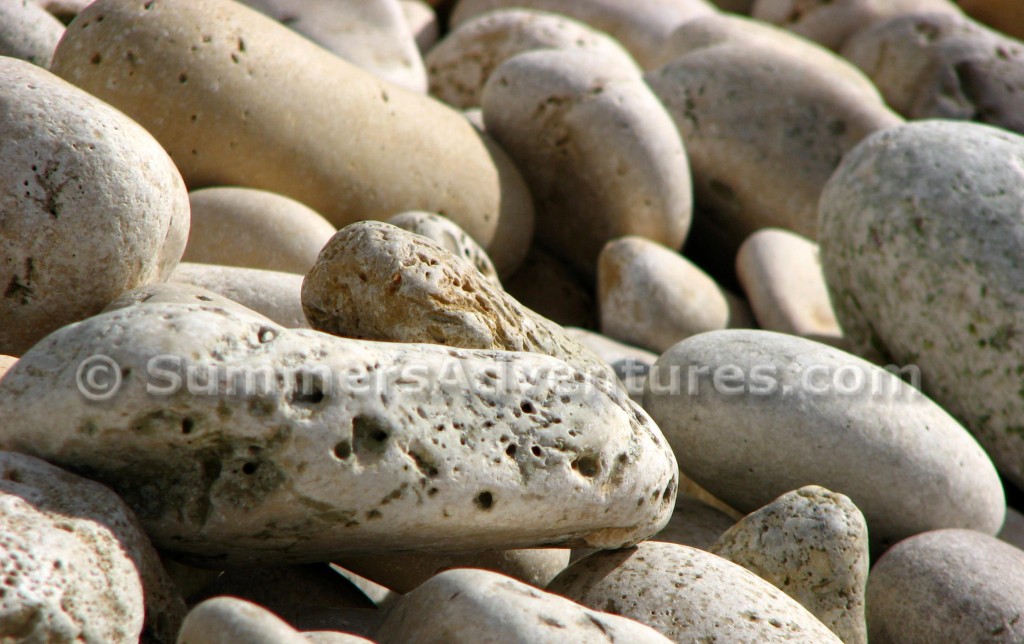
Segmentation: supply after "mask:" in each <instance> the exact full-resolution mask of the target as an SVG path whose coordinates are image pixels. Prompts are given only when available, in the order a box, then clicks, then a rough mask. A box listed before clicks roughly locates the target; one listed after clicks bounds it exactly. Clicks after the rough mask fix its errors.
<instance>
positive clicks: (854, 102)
mask: <svg viewBox="0 0 1024 644" xmlns="http://www.w3.org/2000/svg"><path fill="white" fill-rule="evenodd" d="M750 23H751V21H744V20H743V19H742V18H729V17H726V16H709V17H705V18H700V19H698V20H695V21H693V22H690V23H687V24H686V25H684V26H683V27H681V28H680V29H679V31H678V32H677V33H676V36H677V37H681V38H683V39H686V38H687V37H688V36H689V34H691V33H692V34H695V35H697V36H701V35H702V34H705V33H706V32H709V31H710V32H712V33H715V32H716V31H724V32H726V33H729V32H730V31H737V32H740V33H743V32H747V33H749V34H750V37H749V38H748V39H747V40H744V41H739V42H737V41H735V40H731V39H727V40H725V41H723V42H718V43H716V44H712V45H710V46H707V47H702V48H698V49H695V50H693V51H690V52H689V53H686V54H684V55H682V56H680V57H678V58H676V59H675V60H673V61H672V62H671V63H669V64H668V65H666V66H665V67H663V68H661V69H659V70H657V71H654V72H651V73H649V74H648V75H647V82H648V84H649V85H650V86H651V89H653V90H654V93H655V94H657V95H658V97H659V98H660V99H661V100H662V102H663V103H664V104H665V106H666V107H667V108H668V111H669V113H670V114H671V115H672V118H673V120H674V121H675V123H676V126H677V127H678V128H679V132H680V133H681V134H682V137H683V140H684V141H686V152H687V155H688V157H689V160H690V167H691V169H692V170H693V186H694V196H695V198H696V201H697V203H698V204H700V205H702V208H703V210H704V211H705V212H706V213H707V214H708V215H709V216H713V217H714V218H715V219H717V224H718V225H719V226H720V227H721V228H722V229H723V231H725V233H726V235H727V237H728V238H730V239H732V245H731V246H732V247H731V249H730V250H729V252H728V255H727V256H732V255H733V253H734V252H735V249H737V248H738V247H739V245H740V242H742V240H744V239H746V238H747V237H748V236H749V235H750V234H751V233H753V232H754V231H756V230H758V229H760V228H768V227H777V228H785V229H787V230H791V231H793V232H796V233H799V234H801V235H803V236H805V237H808V238H810V239H816V238H817V204H818V198H819V196H820V194H821V189H822V188H823V187H824V185H825V182H826V181H827V180H828V178H829V177H830V176H831V174H832V171H833V170H834V169H835V168H836V166H837V165H839V161H840V159H842V157H843V155H844V154H845V153H846V152H847V151H848V150H850V149H851V148H853V147H854V146H855V145H856V144H857V143H858V142H859V141H860V140H861V139H863V138H864V137H865V136H867V135H868V134H871V133H872V132H874V131H876V130H880V129H885V128H888V127H892V126H894V125H896V124H898V123H900V122H901V119H900V118H899V117H898V116H897V115H896V114H895V113H893V112H892V111H891V110H889V109H888V108H887V107H886V106H885V104H884V103H883V102H882V100H881V98H880V97H879V96H878V93H877V91H876V90H874V89H872V88H871V86H870V83H869V82H868V81H867V80H866V79H865V78H863V77H862V75H860V74H857V70H856V69H854V68H853V67H852V66H851V65H849V64H848V63H845V62H843V61H842V60H841V59H839V58H837V57H835V56H829V55H828V54H827V52H824V51H822V52H819V55H817V56H812V55H809V52H808V49H809V47H808V46H807V45H806V43H801V44H800V45H793V41H799V39H798V38H796V37H794V36H788V35H785V34H784V32H781V31H779V30H776V31H775V32H768V33H775V36H774V37H769V36H767V35H766V32H765V31H764V30H763V29H762V30H756V29H750ZM755 24H756V23H755ZM855 77H860V78H858V79H857V80H853V78H855Z"/></svg>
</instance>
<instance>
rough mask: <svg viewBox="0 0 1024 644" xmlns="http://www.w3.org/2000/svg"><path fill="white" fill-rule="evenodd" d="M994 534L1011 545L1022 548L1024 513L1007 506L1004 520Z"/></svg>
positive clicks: (1023, 543)
mask: <svg viewBox="0 0 1024 644" xmlns="http://www.w3.org/2000/svg"><path fill="white" fill-rule="evenodd" d="M996 536H997V537H999V538H1000V539H1002V540H1003V541H1005V542H1006V543H1008V544H1010V545H1011V546H1014V547H1016V548H1019V549H1021V550H1024V514H1021V513H1020V512H1019V511H1017V510H1015V509H1014V508H1011V507H1009V506H1007V508H1006V520H1005V521H1004V522H1003V527H1002V529H1001V530H999V534H997V535H996Z"/></svg>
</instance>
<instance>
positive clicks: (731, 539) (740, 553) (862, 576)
mask: <svg viewBox="0 0 1024 644" xmlns="http://www.w3.org/2000/svg"><path fill="white" fill-rule="evenodd" d="M710 550H711V552H713V553H714V554H716V555H718V556H720V557H724V558H726V559H728V560H729V561H731V562H733V563H735V564H739V565H741V566H743V567H744V568H746V569H747V570H749V571H751V572H753V573H754V574H756V575H758V576H759V577H761V578H762V579H764V580H766V581H769V582H771V583H772V584H773V585H774V586H775V587H776V588H779V589H780V590H782V591H783V592H784V593H786V594H787V595H789V596H790V597H792V598H793V599H795V600H797V601H798V602H800V605H801V606H803V607H804V608H806V609H807V610H809V611H810V612H811V614H812V615H814V616H815V617H817V618H818V619H820V620H821V622H822V623H823V624H824V625H825V626H828V627H829V628H830V629H832V632H833V633H835V634H836V636H837V637H839V639H841V640H842V641H843V642H844V643H845V644H866V642H867V625H866V623H865V621H864V593H865V590H866V588H867V582H868V567H869V556H868V526H867V524H866V523H865V521H864V515H863V514H861V512H860V510H859V509H857V506H856V505H854V504H853V502H852V501H850V499H849V498H847V497H846V496H843V495H842V494H836V493H834V492H830V491H828V490H826V489H825V488H823V487H820V486H817V485H809V486H806V487H802V488H800V489H799V490H795V491H793V492H787V493H786V494H783V495H782V496H780V497H779V498H777V499H775V500H774V501H772V502H771V503H769V504H768V505H766V506H765V507H763V508H761V509H760V510H756V511H754V512H752V513H751V514H748V515H747V516H746V517H744V518H743V519H742V520H741V521H740V522H739V523H737V524H736V525H734V526H732V527H731V528H729V530H728V531H726V532H725V534H723V535H722V536H721V537H719V539H718V540H717V541H716V542H715V543H714V545H712V547H711V549H710Z"/></svg>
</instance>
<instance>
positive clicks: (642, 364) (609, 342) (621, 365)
mask: <svg viewBox="0 0 1024 644" xmlns="http://www.w3.org/2000/svg"><path fill="white" fill-rule="evenodd" d="M565 330H566V332H568V333H569V336H570V337H572V338H574V339H576V341H578V342H579V343H580V344H582V345H584V346H586V347H587V348H588V349H590V350H591V351H593V352H594V353H596V354H597V355H598V356H600V358H601V359H602V360H604V361H605V362H607V363H608V364H609V365H611V367H612V369H614V370H615V375H616V376H618V378H619V381H620V382H621V383H622V385H623V386H624V387H625V388H626V391H627V392H629V396H630V398H632V399H633V400H636V401H637V402H638V403H639V402H641V401H642V399H643V395H644V385H645V384H646V383H647V372H648V371H650V369H651V366H652V365H654V363H655V362H656V361H657V360H658V355H657V354H655V353H651V352H650V351H647V350H646V349H641V348H639V347H634V346H630V345H628V344H623V343H622V342H619V341H617V340H613V339H612V338H609V337H608V336H606V335H601V334H600V333H594V332H593V331H587V330H586V329H576V328H572V327H567V328H566V329H565Z"/></svg>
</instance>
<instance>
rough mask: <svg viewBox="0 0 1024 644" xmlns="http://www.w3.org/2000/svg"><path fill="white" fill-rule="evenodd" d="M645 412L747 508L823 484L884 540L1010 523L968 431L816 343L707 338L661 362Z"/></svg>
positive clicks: (720, 492)
mask: <svg viewBox="0 0 1024 644" xmlns="http://www.w3.org/2000/svg"><path fill="white" fill-rule="evenodd" d="M904 373H907V374H908V375H909V376H912V373H910V372H904ZM925 373H929V372H928V371H925ZM644 409H646V410H647V411H648V413H650V414H651V417H652V418H654V419H655V421H656V422H657V423H658V425H659V426H660V427H661V429H662V431H664V432H665V436H666V438H668V440H669V443H670V444H671V445H672V447H673V449H674V450H675V452H676V453H677V454H685V455H686V458H685V460H684V461H683V462H684V466H685V471H686V474H687V475H688V476H690V477H692V478H693V479H694V480H695V481H696V482H697V483H698V484H699V485H701V486H703V487H704V488H706V489H707V490H708V491H709V492H710V493H711V494H713V495H715V496H716V497H718V498H720V499H722V501H724V502H726V503H728V504H729V505H730V506H732V507H734V508H736V509H737V510H739V511H741V512H753V511H754V510H756V509H758V508H760V507H762V506H764V505H767V504H768V503H770V502H772V501H773V500H774V499H775V498H777V497H778V496H780V495H782V494H785V493H786V492H788V491H791V490H795V489H798V488H801V487H803V486H805V485H820V486H822V487H826V488H828V489H829V490H832V491H833V492H836V493H839V494H845V495H846V496H848V497H850V499H851V500H852V501H853V502H854V503H855V504H856V505H857V507H858V508H860V510H861V512H863V513H864V516H865V518H866V519H867V522H868V528H869V530H870V536H871V539H872V547H882V548H884V547H887V546H889V545H891V544H893V543H896V542H897V541H899V540H900V539H903V538H904V537H908V536H911V535H913V534H917V533H919V532H925V531H927V530H934V529H939V528H948V527H964V528H971V529H976V530H979V531H983V532H987V533H988V534H995V533H996V532H997V531H998V530H999V526H1000V525H1002V522H1003V514H1004V508H1005V500H1004V496H1003V488H1002V484H1001V483H1000V481H999V477H998V475H997V474H996V472H995V469H994V468H993V467H992V463H991V461H990V460H989V458H988V456H987V455H986V454H985V452H984V451H982V449H981V447H980V446H979V445H978V444H977V443H976V442H975V441H974V439H973V438H971V436H970V435H969V434H968V433H967V432H966V431H965V430H964V428H963V427H961V426H960V425H959V424H958V423H957V422H956V421H955V420H954V419H953V418H952V417H951V416H950V415H949V414H947V413H946V412H945V411H944V410H943V409H942V408H941V407H939V406H938V405H936V404H935V403H933V402H931V401H930V400H928V399H927V398H925V397H924V396H923V395H921V394H920V393H919V392H918V391H917V390H916V389H914V388H913V387H912V386H911V385H909V384H907V383H904V382H903V381H902V380H900V379H899V378H898V377H897V376H896V375H894V373H893V372H890V371H887V370H884V369H882V368H880V367H876V366H874V365H872V364H870V363H868V362H866V361H864V360H861V359H860V358H857V357H856V356H853V355H850V354H848V353H844V352H843V351H840V350H838V349H834V348H832V347H829V346H826V345H823V344H819V343H817V342H812V341H810V340H804V339H803V338H798V337H795V336H791V335H784V334H780V333H773V332H770V331H747V330H728V331H714V332H710V333H704V334H701V335H698V336H694V337H692V338H689V339H687V340H684V341H683V342H680V343H679V344H677V345H675V346H674V347H672V348H671V349H669V350H668V351H667V352H665V353H664V354H662V356H661V357H660V358H658V362H657V363H656V364H655V365H654V367H653V368H652V370H651V375H650V376H649V377H648V380H647V391H646V392H645V393H644ZM865 472H871V475H870V476H865V475H864V473H865Z"/></svg>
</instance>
